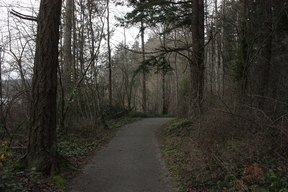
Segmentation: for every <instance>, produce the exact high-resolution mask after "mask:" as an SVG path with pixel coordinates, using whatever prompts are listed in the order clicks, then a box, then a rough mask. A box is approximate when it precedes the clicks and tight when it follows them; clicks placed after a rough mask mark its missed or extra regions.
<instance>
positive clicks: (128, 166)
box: [70, 118, 176, 192]
mask: <svg viewBox="0 0 288 192" xmlns="http://www.w3.org/2000/svg"><path fill="white" fill-rule="evenodd" d="M171 119H172V118H149V119H143V120H141V121H137V122H134V123H131V124H128V125H126V126H124V127H122V128H121V129H120V130H119V131H118V133H117V134H116V136H115V137H114V138H113V139H112V140H111V142H110V143H109V144H108V145H107V146H106V147H104V148H103V149H102V150H101V151H100V153H98V154H97V155H96V156H95V157H94V158H93V160H92V163H90V164H88V165H86V166H85V168H84V169H83V174H82V175H81V176H79V177H78V178H76V179H75V180H73V181H72V182H71V186H70V187H71V188H72V191H78V192H174V191H176V190H175V189H174V187H173V186H172V184H171V183H172V182H171V178H170V177H169V176H168V174H167V170H166V167H165V163H164V161H163V160H162V159H161V153H160V150H159V147H158V143H157V139H156V136H155V131H156V130H157V128H159V127H160V126H161V125H163V124H164V123H166V122H168V121H170V120H171Z"/></svg>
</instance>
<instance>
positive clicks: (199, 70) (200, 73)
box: [190, 0, 204, 111]
mask: <svg viewBox="0 0 288 192" xmlns="http://www.w3.org/2000/svg"><path fill="white" fill-rule="evenodd" d="M192 10H193V13H192V26H191V27H192V43H193V45H192V49H193V56H192V62H190V83H191V84H190V94H191V98H190V99H191V100H190V103H191V104H190V105H191V110H192V111H194V110H195V107H200V108H201V101H202V98H203V86H204V2H203V0H194V1H193V6H192Z"/></svg>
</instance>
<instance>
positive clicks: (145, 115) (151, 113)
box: [129, 111, 174, 118]
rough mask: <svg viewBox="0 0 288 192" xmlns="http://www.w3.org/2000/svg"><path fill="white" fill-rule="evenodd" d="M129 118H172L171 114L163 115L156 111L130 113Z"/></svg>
mask: <svg viewBox="0 0 288 192" xmlns="http://www.w3.org/2000/svg"><path fill="white" fill-rule="evenodd" d="M129 116H130V117H133V118H152V117H174V115H173V114H165V115H163V114H162V113H159V112H156V111H146V112H144V111H131V112H130V113H129Z"/></svg>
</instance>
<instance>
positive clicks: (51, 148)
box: [22, 0, 62, 174]
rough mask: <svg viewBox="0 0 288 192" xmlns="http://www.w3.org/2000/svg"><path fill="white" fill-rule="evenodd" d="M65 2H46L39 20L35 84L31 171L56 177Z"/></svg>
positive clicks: (31, 121) (44, 1) (26, 158)
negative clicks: (57, 100)
mask: <svg viewBox="0 0 288 192" xmlns="http://www.w3.org/2000/svg"><path fill="white" fill-rule="evenodd" d="M61 4H62V1H61V0H42V1H41V3H40V11H39V15H38V17H37V24H38V27H37V40H36V54H35V62H34V76H33V80H32V102H31V115H30V131H29V143H28V152H27V154H26V155H25V157H24V158H23V159H22V161H24V162H25V163H26V164H27V166H28V167H30V168H31V167H36V169H37V171H41V172H43V173H46V174H52V173H54V172H56V171H59V170H60V162H61V161H62V158H61V157H60V155H59V154H58V152H57V136H56V96H57V65H58V41H59V25H60V15H61Z"/></svg>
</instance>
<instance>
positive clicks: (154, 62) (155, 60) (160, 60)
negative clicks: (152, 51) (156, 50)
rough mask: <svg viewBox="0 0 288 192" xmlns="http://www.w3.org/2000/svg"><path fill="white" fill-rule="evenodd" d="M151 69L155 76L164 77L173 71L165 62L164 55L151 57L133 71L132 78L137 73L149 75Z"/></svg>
mask: <svg viewBox="0 0 288 192" xmlns="http://www.w3.org/2000/svg"><path fill="white" fill-rule="evenodd" d="M151 68H155V72H154V73H155V74H159V73H160V74H163V75H166V74H167V73H168V72H170V71H173V68H172V67H171V65H170V64H169V62H168V61H167V60H166V58H165V55H161V56H159V57H156V56H151V57H150V58H149V59H147V60H145V61H142V62H141V64H140V65H139V67H138V68H137V69H136V70H135V71H134V76H135V75H137V74H138V73H140V72H141V73H149V72H150V70H151Z"/></svg>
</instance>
